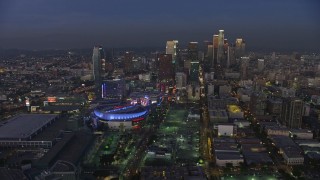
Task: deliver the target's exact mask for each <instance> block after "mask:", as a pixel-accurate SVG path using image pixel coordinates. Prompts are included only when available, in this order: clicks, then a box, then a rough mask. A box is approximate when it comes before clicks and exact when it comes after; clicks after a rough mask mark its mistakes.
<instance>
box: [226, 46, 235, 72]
mask: <svg viewBox="0 0 320 180" xmlns="http://www.w3.org/2000/svg"><path fill="white" fill-rule="evenodd" d="M235 64H236V57H235V48H234V45H233V44H231V45H230V46H228V55H227V68H229V67H230V66H232V65H235Z"/></svg>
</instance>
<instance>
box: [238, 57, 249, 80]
mask: <svg viewBox="0 0 320 180" xmlns="http://www.w3.org/2000/svg"><path fill="white" fill-rule="evenodd" d="M249 60H250V58H249V57H241V61H240V71H241V72H240V74H241V79H242V80H246V79H247V78H248V66H249Z"/></svg>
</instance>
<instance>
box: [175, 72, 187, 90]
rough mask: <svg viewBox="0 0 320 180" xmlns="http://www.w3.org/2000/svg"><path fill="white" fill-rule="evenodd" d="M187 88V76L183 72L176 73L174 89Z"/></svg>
mask: <svg viewBox="0 0 320 180" xmlns="http://www.w3.org/2000/svg"><path fill="white" fill-rule="evenodd" d="M186 86H187V75H186V74H185V73H183V72H177V73H176V88H177V89H182V88H186Z"/></svg>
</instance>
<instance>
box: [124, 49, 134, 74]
mask: <svg viewBox="0 0 320 180" xmlns="http://www.w3.org/2000/svg"><path fill="white" fill-rule="evenodd" d="M133 58H134V56H133V52H129V51H127V52H125V54H124V72H125V73H131V72H132V71H133V62H132V61H133Z"/></svg>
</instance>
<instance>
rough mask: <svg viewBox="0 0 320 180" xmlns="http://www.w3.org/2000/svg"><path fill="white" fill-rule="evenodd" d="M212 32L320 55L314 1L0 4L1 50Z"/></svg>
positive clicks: (319, 14) (319, 6) (137, 42)
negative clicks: (311, 51)
mask: <svg viewBox="0 0 320 180" xmlns="http://www.w3.org/2000/svg"><path fill="white" fill-rule="evenodd" d="M219 29H224V30H225V36H226V38H227V39H228V40H229V41H232V42H233V41H234V40H235V38H237V37H243V38H244V39H245V40H246V42H247V47H248V48H249V49H250V48H251V49H268V50H284V49H286V50H287V49H289V50H317V51H320V45H319V44H320V1H319V0H219V1H215V0H198V1H197V0H183V1H182V0H0V48H22V49H47V48H59V49H62V48H89V47H92V46H93V45H95V44H101V45H103V46H105V47H148V46H151V47H162V46H163V47H164V46H165V42H166V40H170V39H177V40H179V41H180V43H182V44H183V45H184V44H186V43H187V42H189V41H199V42H203V41H204V40H211V38H212V35H213V34H214V33H217V32H218V30H219Z"/></svg>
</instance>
